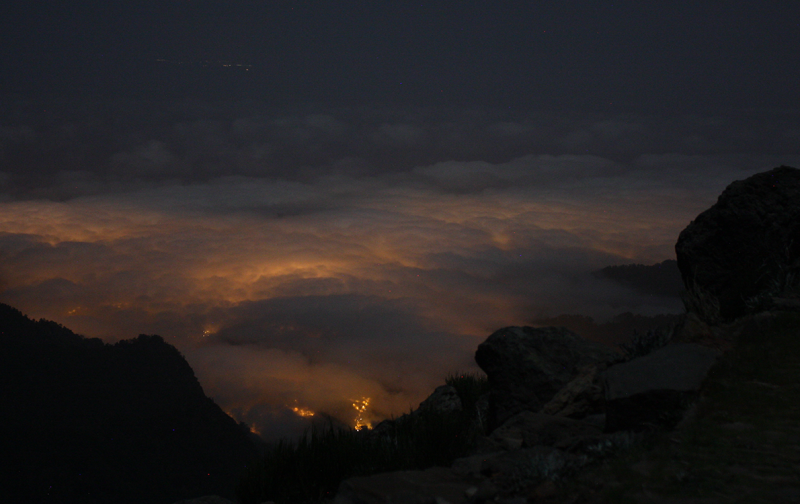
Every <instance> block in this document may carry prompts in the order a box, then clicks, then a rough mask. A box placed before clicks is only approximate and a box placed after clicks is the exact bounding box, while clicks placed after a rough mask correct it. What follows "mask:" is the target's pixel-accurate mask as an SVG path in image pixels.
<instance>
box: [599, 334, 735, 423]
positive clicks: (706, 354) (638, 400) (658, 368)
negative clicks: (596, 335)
mask: <svg viewBox="0 0 800 504" xmlns="http://www.w3.org/2000/svg"><path fill="white" fill-rule="evenodd" d="M719 355H720V352H719V351H718V350H715V349H712V348H708V347H704V346H701V345H695V344H691V343H684V344H677V345H668V346H665V347H664V348H661V349H659V350H656V351H654V352H653V353H651V354H649V355H645V356H644V357H639V358H637V359H633V360H631V361H629V362H626V363H623V364H617V365H615V366H611V367H610V368H609V369H608V370H607V371H606V373H605V386H604V389H605V396H606V431H608V432H614V431H618V430H623V429H624V430H641V429H644V428H650V427H652V426H662V427H667V428H672V427H674V426H675V424H677V423H678V421H679V420H680V419H681V413H682V412H683V409H685V407H686V406H687V405H688V404H689V402H691V401H692V400H693V399H694V398H695V396H696V394H697V392H698V391H699V390H700V386H701V385H702V384H703V380H705V377H706V375H707V374H708V371H709V370H710V369H711V366H713V365H714V363H715V362H716V360H717V357H718V356H719Z"/></svg>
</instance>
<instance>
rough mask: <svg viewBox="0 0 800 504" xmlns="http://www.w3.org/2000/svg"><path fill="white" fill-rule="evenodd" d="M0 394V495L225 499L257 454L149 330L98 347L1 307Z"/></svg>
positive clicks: (15, 498) (11, 498) (20, 498)
mask: <svg viewBox="0 0 800 504" xmlns="http://www.w3.org/2000/svg"><path fill="white" fill-rule="evenodd" d="M0 396H1V397H2V401H0V418H2V419H3V420H2V423H3V431H4V433H3V434H0V453H3V457H2V460H0V464H2V465H0V469H2V470H0V501H2V502H82V503H86V504H93V503H98V504H100V503H140V502H152V503H154V504H158V503H163V504H167V503H170V502H175V501H178V500H180V499H185V498H186V497H191V496H197V495H214V494H216V495H221V496H223V497H233V489H234V485H235V484H236V481H237V479H238V476H239V473H240V471H241V470H242V469H243V468H244V464H246V463H247V462H248V460H249V459H250V458H252V457H255V456H257V449H256V446H255V445H254V444H253V443H252V442H251V440H250V439H249V437H248V432H247V430H246V429H243V428H242V427H241V426H239V425H237V423H236V422H235V421H234V420H233V419H232V418H230V417H229V416H228V415H226V414H225V413H224V412H223V411H222V410H221V409H220V408H219V406H217V405H216V404H215V403H214V402H213V401H212V400H211V399H209V398H208V397H206V395H205V394H204V393H203V389H202V387H201V386H200V383H199V382H198V381H197V379H196V378H195V376H194V372H193V371H192V369H191V367H189V364H188V363H187V362H186V360H185V359H184V358H183V356H182V355H181V354H180V352H179V351H178V350H177V349H176V348H175V347H173V346H172V345H169V344H168V343H166V342H165V341H164V340H163V339H162V338H161V337H159V336H145V335H141V336H139V337H138V338H136V339H132V340H125V341H120V342H118V343H116V344H114V345H107V344H103V342H102V341H100V340H99V339H86V338H83V337H82V336H79V335H77V334H74V333H73V332H72V331H70V330H69V329H66V328H64V327H62V326H60V325H58V324H56V323H54V322H49V321H44V320H40V321H33V320H30V319H28V318H27V317H25V316H23V315H22V314H21V313H20V312H19V311H17V310H15V309H13V308H11V307H9V306H7V305H0ZM10 433H13V434H10Z"/></svg>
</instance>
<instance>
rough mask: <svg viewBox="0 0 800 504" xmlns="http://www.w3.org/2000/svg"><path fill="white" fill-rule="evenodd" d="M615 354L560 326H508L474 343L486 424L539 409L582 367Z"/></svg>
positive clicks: (492, 424)
mask: <svg viewBox="0 0 800 504" xmlns="http://www.w3.org/2000/svg"><path fill="white" fill-rule="evenodd" d="M614 355H616V354H615V352H614V351H613V350H612V349H610V348H608V347H606V346H603V345H600V344H598V343H594V342H591V341H588V340H585V339H583V338H581V337H580V336H578V335H577V334H575V333H573V332H572V331H569V330H568V329H565V328H563V327H542V328H532V327H506V328H504V329H500V330H499V331H496V332H494V333H493V334H492V335H491V336H489V338H487V339H486V341H484V342H483V343H481V344H480V345H479V346H478V350H477V351H476V352H475V362H477V364H478V366H480V367H481V369H483V370H484V372H486V375H487V377H488V379H489V387H490V389H491V392H490V395H489V418H488V424H489V429H490V430H491V429H494V428H495V427H498V426H499V425H501V424H502V423H503V422H504V421H505V420H507V419H508V418H510V417H511V416H513V415H515V414H517V413H519V412H521V411H534V412H537V411H539V410H541V409H542V406H543V405H544V404H545V403H547V402H548V401H549V400H550V399H552V398H553V396H554V395H555V394H556V393H557V392H558V391H559V390H561V388H562V387H564V386H565V385H566V384H567V383H569V382H570V381H572V379H573V378H575V377H576V376H577V375H578V373H579V372H580V370H581V368H582V367H584V366H586V365H589V364H594V363H597V362H601V361H606V360H609V359H611V358H613V356H614Z"/></svg>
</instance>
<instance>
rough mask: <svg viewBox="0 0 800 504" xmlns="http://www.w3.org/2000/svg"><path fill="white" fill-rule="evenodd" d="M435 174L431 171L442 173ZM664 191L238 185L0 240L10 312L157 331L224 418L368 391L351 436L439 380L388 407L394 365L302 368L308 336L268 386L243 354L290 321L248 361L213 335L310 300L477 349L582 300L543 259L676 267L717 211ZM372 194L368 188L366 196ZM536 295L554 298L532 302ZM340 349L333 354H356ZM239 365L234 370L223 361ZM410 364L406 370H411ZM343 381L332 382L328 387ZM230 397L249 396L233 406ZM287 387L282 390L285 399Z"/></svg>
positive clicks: (116, 197)
mask: <svg viewBox="0 0 800 504" xmlns="http://www.w3.org/2000/svg"><path fill="white" fill-rule="evenodd" d="M553 159H555V158H553ZM523 161H524V163H533V162H534V161H535V162H539V161H536V160H533V161H531V160H523ZM523 161H519V162H518V163H517V164H520V163H522V164H524V163H523ZM545 161H547V160H544V161H541V162H542V163H543V162H545ZM576 162H577V161H576ZM587 162H588V161H587ZM522 164H521V165H520V166H521V167H518V168H514V166H511V165H512V163H509V166H510V168H509V167H507V166H504V165H497V166H494V165H489V164H487V163H484V164H481V165H480V167H479V168H480V169H486V170H495V171H496V175H497V176H498V177H500V178H504V177H506V175H507V173H511V174H512V175H513V174H514V173H518V174H522V175H524V174H525V173H526V172H525V170H527V169H528V168H527V165H525V166H522ZM429 168H430V167H429ZM435 169H436V167H432V168H430V169H428V168H425V169H420V170H421V171H423V172H424V171H426V170H427V171H429V172H431V173H432V174H433V175H431V176H436V177H445V176H446V175H447V174H446V173H444V172H442V173H439V174H437V173H434V172H435ZM512 169H513V170H517V171H516V172H514V171H513V170H512ZM522 175H520V176H522ZM515 176H516V175H515ZM398 180H401V179H398ZM511 180H512V182H513V179H511ZM520 180H521V179H520ZM656 182H658V181H656ZM656 182H653V186H652V187H649V188H648V187H644V189H642V188H641V187H637V188H636V191H629V192H627V193H625V192H620V193H615V192H614V191H613V188H614V187H615V186H614V184H613V183H608V184H605V185H603V184H600V183H595V182H591V181H589V182H585V183H584V182H581V181H579V183H578V182H575V181H570V180H566V181H565V182H564V185H563V186H549V187H546V188H543V189H539V188H537V187H535V186H532V185H531V186H528V187H520V186H519V184H516V183H510V184H509V186H508V188H506V189H487V190H485V191H478V192H474V193H464V194H451V193H443V192H440V191H438V190H434V189H431V188H430V187H426V186H424V184H421V183H420V184H418V183H416V182H413V181H412V182H410V183H408V185H406V186H404V185H403V184H404V182H402V181H400V182H398V181H396V180H394V179H391V178H389V179H387V180H382V179H381V178H380V177H376V178H375V179H374V180H371V181H357V182H354V181H353V180H350V179H347V177H343V178H342V179H341V180H339V179H336V178H333V179H330V180H329V179H324V180H322V181H321V182H318V183H316V184H293V183H282V185H281V184H278V183H275V182H270V181H269V180H261V179H242V180H239V179H236V178H231V179H230V180H227V179H226V181H224V182H214V181H211V182H208V183H207V184H196V185H186V186H177V185H176V186H169V185H166V186H163V187H159V188H151V189H143V190H141V191H139V192H131V193H127V194H110V195H106V196H94V197H87V198H80V199H75V200H71V201H67V202H51V201H41V200H39V201H21V202H0V239H5V241H2V242H0V243H2V244H4V245H3V247H2V248H0V294H2V295H3V297H2V298H1V299H0V302H5V303H8V304H11V305H13V306H15V307H17V308H19V309H20V310H22V311H23V312H26V313H28V314H29V315H30V316H31V317H33V318H39V317H43V318H48V319H52V320H55V321H57V322H60V323H63V324H65V325H67V326H68V327H69V328H70V329H72V330H74V331H75V332H78V333H81V334H84V335H86V336H89V337H100V338H103V339H104V340H106V341H115V340H118V339H121V338H131V337H135V335H137V334H140V333H148V334H153V333H155V334H161V335H162V336H164V337H165V339H166V340H167V341H168V342H170V343H172V344H175V345H176V346H178V347H179V349H180V350H181V351H182V352H184V354H185V355H187V360H189V364H190V365H192V367H193V368H194V369H195V370H196V374H197V376H198V378H199V379H200V380H201V384H202V385H203V387H204V389H205V390H206V392H207V393H208V394H209V395H212V396H215V394H216V396H215V399H216V398H218V397H219V402H220V405H221V406H223V407H227V408H234V409H235V408H238V407H244V406H243V405H248V406H252V405H254V404H257V401H259V400H262V398H264V397H268V398H269V400H270V401H272V403H274V404H285V402H284V401H285V397H300V399H301V401H303V403H304V404H307V405H309V407H300V406H299V405H298V406H295V407H293V408H291V409H292V411H294V413H295V414H297V415H300V416H303V417H310V416H313V415H314V410H317V411H328V409H327V408H328V404H327V403H325V401H330V402H338V403H340V404H342V405H344V406H342V409H343V411H350V410H349V407H347V406H346V404H347V403H345V401H346V400H347V399H348V398H350V397H352V390H360V391H364V393H365V394H369V396H370V397H366V396H365V397H362V398H361V399H358V400H351V401H350V404H352V407H353V409H355V411H356V413H357V415H356V418H355V419H354V420H353V421H354V425H355V428H356V429H362V428H370V427H371V424H370V422H369V421H367V420H365V413H366V411H367V408H368V407H370V411H371V412H372V413H374V414H373V416H374V417H376V418H377V417H378V416H379V415H378V414H377V413H375V412H377V411H380V415H384V414H386V415H388V414H391V413H402V411H404V410H405V408H406V407H407V406H408V404H409V403H410V402H411V400H412V399H413V400H417V399H419V398H424V396H425V395H426V392H428V393H429V390H426V389H427V387H430V385H431V382H432V381H433V379H431V378H430V377H428V376H421V375H422V373H417V375H420V376H413V377H412V376H399V375H400V374H401V373H400V372H397V373H394V372H393V373H394V374H393V375H392V380H395V381H393V382H392V383H393V384H395V383H396V384H399V385H397V386H396V387H395V388H398V387H399V388H401V389H402V392H391V393H390V392H388V390H389V389H388V388H386V389H383V388H382V387H383V386H382V385H380V383H385V381H384V382H381V381H380V380H378V379H377V378H376V374H377V373H378V372H381V371H383V370H382V369H378V370H377V371H374V370H373V371H372V372H373V374H372V375H368V374H367V372H366V371H364V370H363V367H364V366H363V365H362V366H361V367H359V366H358V365H356V364H355V363H353V364H349V360H341V361H340V362H336V363H334V364H331V363H329V362H326V361H325V360H324V359H322V358H319V359H322V360H318V357H317V355H316V354H314V355H306V354H303V351H304V347H302V346H301V345H299V343H302V342H303V340H302V338H304V337H306V336H308V335H306V334H299V335H295V336H292V337H293V338H296V340H297V341H288V342H287V341H280V342H278V343H280V344H282V345H284V346H280V345H279V344H278V343H274V345H275V347H274V348H272V347H269V345H271V344H273V343H272V342H270V341H267V342H266V343H264V348H266V350H264V351H265V352H266V353H265V357H264V359H265V360H264V362H267V361H268V362H269V366H271V367H272V369H281V372H280V375H279V376H277V375H276V376H274V377H273V376H270V374H269V373H270V372H274V373H277V371H270V368H269V366H267V365H264V364H263V363H262V361H255V360H254V362H253V364H252V366H253V369H252V371H250V370H249V368H248V371H247V373H248V374H246V375H245V374H243V373H244V371H242V368H243V367H244V366H243V364H242V362H243V359H244V358H248V357H241V355H244V353H245V352H250V353H248V354H247V355H251V354H252V352H251V351H250V349H249V347H247V345H250V344H252V345H253V346H256V345H258V344H261V343H263V341H264V340H261V339H259V338H264V337H265V336H264V335H265V334H267V332H269V331H272V333H271V334H272V336H274V334H276V333H279V332H280V331H276V330H275V329H274V328H275V327H278V324H279V323H280V324H289V323H293V322H294V320H289V319H287V320H286V321H278V322H274V323H275V324H276V325H275V326H270V325H269V324H270V323H272V322H273V321H266V322H263V325H262V326H259V328H258V330H255V329H253V330H252V331H251V332H250V333H248V337H249V338H251V339H250V340H247V342H246V344H241V346H240V347H238V350H237V351H241V352H242V353H241V354H239V353H235V352H234V350H236V349H234V348H233V347H232V346H230V345H228V346H227V347H225V351H228V352H231V353H230V354H226V353H225V352H223V351H221V350H220V349H221V348H222V347H224V346H225V345H226V343H220V342H219V341H218V340H217V339H216V337H217V336H218V335H220V334H224V335H225V336H231V335H232V333H233V331H234V329H236V328H238V327H239V326H237V324H238V323H241V322H242V321H241V320H238V319H236V317H237V316H239V315H238V314H240V313H242V312H245V311H246V310H245V309H246V308H247V306H246V305H247V304H248V303H251V304H257V303H259V302H264V301H270V300H289V301H287V303H290V302H293V300H296V301H297V304H298V306H299V305H302V306H304V307H305V306H307V305H305V304H303V303H311V302H312V301H309V299H313V300H324V299H327V297H336V296H339V297H340V298H341V297H346V296H361V297H363V298H366V299H370V300H375V301H374V303H376V304H380V303H383V305H381V306H385V307H386V308H385V310H386V311H387V313H388V312H389V311H391V310H399V309H397V308H394V307H395V306H400V305H401V304H402V303H405V304H402V306H403V307H406V306H407V307H408V308H403V309H406V310H407V313H408V314H409V315H408V317H409V318H413V317H416V318H418V319H419V320H418V321H416V320H415V321H414V323H415V324H417V325H418V326H419V327H420V328H421V329H422V330H424V331H428V332H429V334H437V335H441V334H446V335H451V336H452V335H457V336H459V337H462V336H463V337H464V338H462V341H465V342H466V340H467V339H469V343H470V344H472V342H473V340H475V341H477V338H480V337H485V336H486V335H487V334H488V331H491V330H493V329H495V328H497V327H502V326H503V325H512V324H524V323H525V322H526V321H527V319H526V317H528V318H529V317H530V316H531V315H532V314H531V310H530V307H531V306H532V305H535V304H536V303H538V302H541V303H545V302H550V301H551V300H552V299H555V298H556V297H557V296H556V295H555V294H554V293H558V294H559V295H561V293H562V291H566V289H567V287H570V288H572V287H573V286H572V285H567V284H568V282H567V281H565V280H563V278H562V277H558V275H557V273H558V272H555V273H553V274H552V276H550V277H547V278H546V279H543V278H539V276H541V275H540V274H539V273H538V272H539V271H544V272H545V273H546V274H550V273H549V272H550V270H552V269H553V268H549V269H548V268H540V269H539V270H535V269H533V266H531V264H533V262H534V261H535V260H539V259H537V258H544V260H549V261H551V263H553V264H559V263H558V261H563V262H564V263H567V262H568V258H569V257H572V256H571V255H570V254H574V256H575V257H579V258H582V257H590V256H591V257H605V256H603V254H609V255H613V257H615V258H616V259H614V260H615V261H617V262H618V263H626V262H640V263H650V264H652V263H654V262H657V261H662V260H664V259H665V258H670V257H672V254H674V251H673V246H674V242H675V237H677V235H678V233H679V232H680V230H681V229H683V227H684V226H685V225H686V224H687V223H688V222H689V221H690V220H691V218H693V217H694V216H696V215H697V213H699V211H700V210H702V209H703V208H704V206H707V203H708V202H707V201H703V200H702V199H698V198H696V197H694V196H693V197H692V198H688V197H687V198H685V199H676V194H675V191H674V190H670V189H663V188H662V184H661V183H660V182H658V183H656ZM593 183H594V184H595V185H594V186H593V185H592V184H593ZM614 183H616V182H614ZM359 184H365V185H364V186H363V187H362V189H360V190H354V189H353V187H360V185H359ZM695 196H696V195H695ZM248 198H249V199H248ZM270 198H273V199H275V200H276V201H278V203H280V204H285V205H287V206H288V207H290V208H295V207H296V208H297V209H298V210H300V211H298V212H297V213H296V214H292V213H290V214H288V215H278V214H277V212H272V211H271V210H270V208H272V206H271V205H275V204H277V203H275V201H273V200H271V199H270ZM281 198H282V199H281ZM317 202H321V203H322V204H321V205H319V208H317V207H316V206H315V205H314V204H315V203H317ZM237 205H239V206H237ZM576 251H577V252H576ZM587 251H588V252H587ZM590 253H591V254H595V255H594V256H592V255H591V254H590ZM581 254H583V255H581ZM564 256H567V259H565V258H564ZM531 258H533V259H531ZM603 260H605V259H603ZM598 261H599V260H598ZM606 265H608V264H601V263H598V264H592V265H590V266H586V267H587V268H590V267H591V268H597V267H602V266H606ZM534 266H535V265H534ZM579 266H582V265H579ZM525 268H528V269H525ZM575 268H576V269H577V267H575ZM530 271H535V272H536V273H530ZM520 272H522V273H520ZM534 274H535V275H538V276H537V277H536V278H527V277H526V278H522V279H521V278H520V277H521V275H534ZM515 282H516V283H515ZM548 282H549V283H548ZM530 284H536V285H537V288H539V289H541V292H539V291H530V290H526V289H529V285H530ZM509 285H510V286H511V287H508V286H509ZM539 285H541V286H540V287H539ZM565 285H567V287H565ZM531 292H534V294H531ZM534 296H535V299H534V298H532V297H534ZM562 298H564V299H567V297H565V296H562ZM559 299H560V298H559ZM388 301H392V302H396V303H395V304H390V303H388ZM567 301H568V302H572V297H569V298H568V299H567ZM313 302H319V303H322V304H323V305H324V303H325V301H313ZM370 302H372V301H370ZM242 305H245V306H244V308H242ZM291 306H294V305H291ZM239 308H241V310H239V311H237V309H239ZM254 310H255V309H254ZM298 310H299V309H298ZM247 313H250V312H247ZM297 313H300V314H301V315H297V317H298V323H299V325H300V326H301V329H300V330H299V331H301V332H302V331H305V330H306V329H307V330H308V331H312V330H318V331H327V330H328V327H327V326H326V324H328V323H329V320H328V319H325V320H317V321H312V322H313V323H308V324H306V325H303V324H304V323H305V322H306V321H305V320H304V319H302V317H305V316H306V315H303V314H305V313H315V312H313V311H308V312H303V311H298V312H297ZM381 313H383V312H381ZM392 313H395V312H392ZM397 313H402V314H405V313H406V312H402V311H399V312H397ZM556 314H557V313H553V314H552V315H556ZM336 316H338V314H336ZM398 316H399V315H398ZM403 316H405V315H403ZM329 318H331V317H329ZM333 318H335V317H333ZM345 319H346V317H344V316H343V317H342V320H345ZM346 320H350V319H346ZM355 320H358V319H355ZM375 323H377V322H375ZM314 324H316V325H314ZM264 327H266V328H264ZM414 327H417V326H414ZM231 328H233V329H231ZM225 331H227V332H225ZM259 331H260V332H259ZM329 332H330V333H331V334H334V333H335V334H336V335H337V338H339V339H337V340H336V341H337V342H338V341H349V340H347V337H350V334H349V332H348V330H347V328H344V329H341V328H336V327H332V328H331V330H330V331H329ZM309 334H310V333H309ZM326 334H327V333H326ZM235 336H236V334H233V337H235ZM279 336H280V334H279ZM394 337H395V335H393V334H376V335H375V337H374V343H373V341H372V340H369V341H367V340H365V339H364V340H360V341H359V342H357V343H352V344H358V345H363V348H362V347H359V350H362V349H363V350H364V353H363V355H364V356H365V357H363V358H364V359H365V361H364V362H368V361H367V360H366V359H367V357H366V356H367V354H368V352H369V351H370V350H371V349H372V347H371V345H373V344H374V345H375V346H376V348H377V347H378V345H382V346H380V349H381V350H380V351H381V352H383V353H381V359H386V360H391V359H395V358H396V356H397V355H400V354H403V355H404V357H402V358H403V359H414V358H422V357H429V356H430V350H429V349H428V347H426V346H425V345H428V342H427V341H422V340H421V341H420V342H416V343H414V344H416V345H419V346H418V347H415V348H414V349H412V350H411V351H407V347H406V346H404V345H406V342H404V341H395V340H392V338H394ZM404 337H405V336H404ZM436 337H439V336H436ZM295 343H298V345H297V346H296V347H294V346H292V345H293V344H295ZM214 345H217V346H214ZM465 346H466V344H465ZM192 349H197V351H194V352H190V351H189V350H192ZM337 350H340V354H337V355H347V354H348V352H347V351H345V350H344V349H337ZM459 351H460V350H459ZM376 352H377V351H376ZM234 354H235V355H236V360H235V361H233V363H229V362H226V361H225V359H226V358H228V357H226V355H234ZM406 354H407V355H406ZM390 355H391V357H388V356H390ZM437 358H438V357H437ZM231 359H233V357H231ZM397 359H398V360H397V362H396V363H395V364H396V365H397V369H416V368H413V367H405V364H404V363H403V362H401V361H400V360H399V358H397ZM382 362H383V361H382ZM329 364H330V366H329V367H325V366H327V365H329ZM280 366H284V367H280ZM426 366H429V367H430V368H433V367H434V366H432V365H429V364H426ZM376 368H380V366H378V365H376ZM321 369H322V370H324V371H325V372H324V373H323V372H322V371H319V370H321ZM426 369H427V368H426ZM223 370H228V371H227V374H226V371H223ZM438 371H439V370H438V369H435V370H434V369H432V370H431V371H430V372H431V373H433V372H438ZM426 372H428V371H426ZM236 373H242V374H241V376H242V379H241V380H234V379H233V378H232V377H235V376H239V375H236ZM415 373H416V371H415ZM300 375H302V376H300ZM334 375H335V376H337V377H339V378H337V380H336V381H332V380H331V378H330V377H331V376H334ZM398 376H399V377H398ZM267 378H274V379H273V380H272V381H267V380H266V379H267ZM312 378H313V381H314V383H310V381H311V380H312ZM298 384H302V386H301V385H298ZM323 386H326V387H328V388H326V389H325V390H326V391H325V394H324V395H325V396H324V397H322V394H319V395H318V396H313V397H312V396H311V393H309V396H302V395H301V394H302V392H301V391H303V390H308V389H309V388H310V387H314V388H320V387H323ZM393 386H394V385H393ZM232 387H241V389H242V390H244V392H242V391H240V392H241V393H236V394H233V393H231V394H228V395H225V393H227V391H229V390H231V389H232ZM276 387H277V388H280V387H286V390H283V391H282V392H285V394H284V395H281V394H279V393H277V392H276ZM393 394H394V395H393ZM371 401H372V402H371ZM387 401H394V404H389V405H387V404H384V402H387ZM312 408H313V409H312ZM340 412H341V411H340ZM341 414H342V416H345V417H346V416H347V415H348V414H347V413H346V412H341ZM350 414H352V411H351V412H350Z"/></svg>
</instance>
